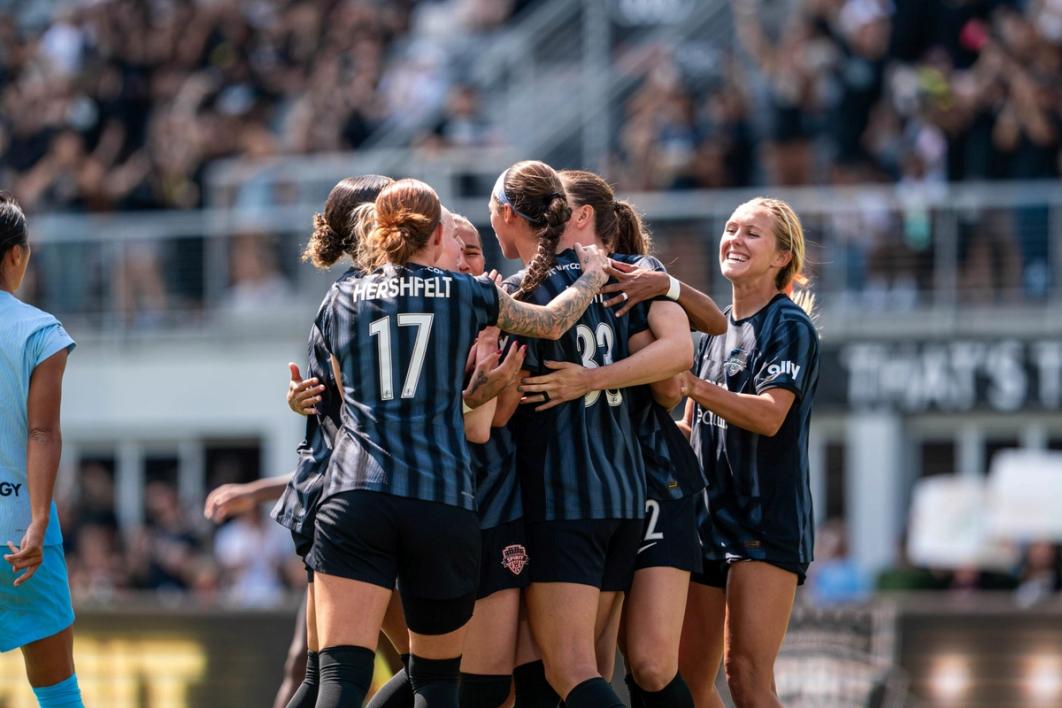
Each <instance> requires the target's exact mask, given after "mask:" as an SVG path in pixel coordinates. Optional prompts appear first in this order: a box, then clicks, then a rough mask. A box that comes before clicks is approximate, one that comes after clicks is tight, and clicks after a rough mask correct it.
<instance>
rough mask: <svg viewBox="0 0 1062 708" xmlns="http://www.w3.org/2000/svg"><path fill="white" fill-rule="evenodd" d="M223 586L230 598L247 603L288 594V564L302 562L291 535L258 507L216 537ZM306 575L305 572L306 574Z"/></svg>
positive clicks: (275, 600) (257, 603)
mask: <svg viewBox="0 0 1062 708" xmlns="http://www.w3.org/2000/svg"><path fill="white" fill-rule="evenodd" d="M214 556H215V558H217V561H218V563H219V564H220V565H221V569H222V583H221V584H222V587H223V589H224V592H225V594H226V595H227V596H228V599H229V601H230V602H232V603H234V604H237V605H240V606H243V607H266V606H269V605H275V604H277V603H278V602H280V601H281V600H282V599H283V597H284V583H283V582H282V576H283V575H284V573H283V570H284V566H286V565H289V564H295V565H301V564H300V562H299V561H298V559H297V558H296V557H295V555H294V554H293V553H292V545H291V535H290V534H289V533H288V532H287V531H286V530H285V529H284V528H283V527H281V526H280V525H279V524H276V523H274V522H273V521H272V519H269V518H268V517H267V516H265V515H264V514H263V513H262V510H261V509H258V508H255V509H252V510H251V511H248V512H246V513H243V514H240V515H239V516H238V517H236V518H235V519H234V520H233V521H231V522H229V523H227V524H226V525H224V526H222V527H221V528H220V529H219V530H218V532H217V536H216V537H215V538H214ZM302 577H303V578H305V572H304V573H303V574H302Z"/></svg>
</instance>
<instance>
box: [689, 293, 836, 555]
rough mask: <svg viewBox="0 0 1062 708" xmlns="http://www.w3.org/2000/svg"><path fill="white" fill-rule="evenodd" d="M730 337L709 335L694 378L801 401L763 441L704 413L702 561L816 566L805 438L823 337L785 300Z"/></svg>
mask: <svg viewBox="0 0 1062 708" xmlns="http://www.w3.org/2000/svg"><path fill="white" fill-rule="evenodd" d="M726 314H727V319H728V322H729V326H728V328H727V331H726V333H725V334H722V335H717V336H708V335H705V336H704V337H703V338H702V339H701V343H700V347H699V348H698V354H697V359H696V361H695V362H694V366H695V367H696V370H697V375H698V376H699V377H700V378H702V379H704V380H705V381H708V382H710V383H713V384H715V385H718V386H723V387H725V388H726V389H727V390H728V391H731V392H733V393H746V394H753V395H755V394H760V393H763V392H764V391H767V390H769V389H772V388H784V389H788V390H790V391H792V392H793V393H794V394H795V395H796V398H795V399H794V401H793V405H792V407H791V408H790V409H789V413H788V414H787V415H786V418H785V421H784V422H783V423H782V427H781V428H780V429H779V431H778V433H777V434H775V435H774V436H773V437H767V436H763V435H757V434H755V433H751V432H749V431H747V430H743V429H741V428H738V427H737V426H735V425H728V424H727V422H726V421H725V420H723V419H722V418H720V417H719V416H718V415H716V414H715V413H713V412H712V411H710V410H707V409H705V408H704V407H703V406H701V405H697V406H696V408H695V410H694V418H693V426H692V427H693V434H692V436H691V442H692V443H693V450H694V452H695V453H696V454H697V458H698V459H699V460H700V461H701V464H702V465H703V467H704V472H705V476H706V477H707V479H708V488H707V490H706V491H705V498H706V508H705V510H704V513H702V519H701V540H702V542H703V545H704V551H705V558H708V559H715V560H725V559H726V558H727V555H728V554H729V555H731V556H739V557H742V558H752V559H754V560H767V561H775V562H786V563H810V562H811V560H812V553H813V546H814V528H813V526H814V516H813V513H812V506H811V485H810V481H809V474H808V430H809V425H810V422H811V407H812V404H813V402H814V399H815V388H816V385H817V384H818V379H819V339H818V334H817V332H816V331H815V325H814V324H813V323H812V322H811V319H810V318H809V317H808V315H807V314H806V313H805V312H804V311H803V310H802V309H800V307H799V306H798V305H796V304H795V303H793V301H792V300H790V299H789V298H788V297H787V296H785V295H782V294H779V295H778V296H776V297H775V298H774V299H773V300H771V302H770V303H768V304H767V305H766V306H765V307H764V308H763V309H762V310H760V311H759V312H757V313H756V314H754V315H752V316H751V317H748V318H746V319H743V320H738V321H735V320H734V319H733V318H732V317H731V315H730V310H729V309H728V310H727V311H726Z"/></svg>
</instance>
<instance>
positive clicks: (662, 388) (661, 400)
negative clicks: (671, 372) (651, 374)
mask: <svg viewBox="0 0 1062 708" xmlns="http://www.w3.org/2000/svg"><path fill="white" fill-rule="evenodd" d="M649 389H650V390H651V391H652V392H653V400H654V401H656V403H657V405H659V406H662V407H664V408H666V409H667V410H671V409H672V408H674V407H675V406H677V405H678V404H679V403H681V402H682V384H681V382H680V381H679V377H678V376H671V377H669V378H666V379H664V380H662V381H654V382H653V383H651V384H649Z"/></svg>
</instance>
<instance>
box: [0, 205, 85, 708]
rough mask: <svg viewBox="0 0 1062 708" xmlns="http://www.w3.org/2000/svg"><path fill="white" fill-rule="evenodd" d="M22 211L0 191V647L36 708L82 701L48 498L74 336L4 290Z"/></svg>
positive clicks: (14, 278) (17, 269)
mask: <svg viewBox="0 0 1062 708" xmlns="http://www.w3.org/2000/svg"><path fill="white" fill-rule="evenodd" d="M29 259H30V247H29V243H28V241H27V237H26V217H25V215H24V214H23V213H22V209H21V208H19V206H18V204H16V203H15V202H14V200H12V199H11V198H10V197H8V196H6V195H4V194H0V545H2V546H3V548H4V551H6V553H5V555H4V562H3V563H0V652H5V651H10V650H12V649H15V648H17V647H21V648H22V655H23V658H24V659H25V662H26V675H27V677H28V678H29V682H30V685H31V686H33V692H34V694H36V696H37V702H38V703H39V704H40V705H41V706H42V708H51V707H53V706H56V707H57V706H62V707H63V708H67V707H70V708H83V705H84V704H83V703H82V701H81V690H80V689H79V688H78V685H77V674H75V673H74V656H73V639H74V635H73V631H72V625H73V623H74V610H73V607H72V606H71V603H70V583H69V582H68V580H67V577H66V560H65V559H64V558H63V537H62V534H61V533H60V531H59V518H58V516H57V514H56V511H55V502H54V501H52V491H53V489H54V487H55V476H56V472H57V471H58V468H59V454H60V451H61V450H62V437H61V434H60V431H59V401H60V398H61V393H62V385H63V370H64V369H65V368H66V358H67V355H68V354H69V353H70V351H71V350H72V349H73V348H74V340H73V339H71V338H70V335H68V334H67V333H66V330H64V329H63V326H62V325H61V324H59V321H58V320H57V319H55V318H54V317H52V316H51V315H49V314H47V313H45V312H41V311H40V310H38V309H37V308H35V307H31V306H29V305H26V304H25V303H23V302H20V301H19V300H18V299H17V298H16V297H15V296H14V295H13V294H12V293H13V292H14V291H15V290H17V289H18V287H19V286H20V285H21V284H22V279H23V278H24V277H25V275H26V267H27V266H28V265H29Z"/></svg>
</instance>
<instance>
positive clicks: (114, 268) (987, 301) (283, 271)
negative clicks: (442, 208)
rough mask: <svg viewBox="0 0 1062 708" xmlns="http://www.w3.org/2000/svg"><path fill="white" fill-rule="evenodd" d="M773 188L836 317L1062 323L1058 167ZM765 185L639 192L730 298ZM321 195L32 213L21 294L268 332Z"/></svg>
mask: <svg viewBox="0 0 1062 708" xmlns="http://www.w3.org/2000/svg"><path fill="white" fill-rule="evenodd" d="M480 167H481V168H482V165H481V166H480ZM454 174H457V172H454ZM771 193H772V194H773V195H776V196H779V197H781V198H784V199H787V200H788V201H789V202H790V203H791V204H792V205H793V206H794V208H795V209H796V210H797V212H798V213H799V214H800V216H801V219H802V220H803V223H804V226H805V230H806V234H807V238H808V244H809V246H808V261H809V265H808V269H809V272H810V275H811V276H812V282H813V287H814V289H815V292H816V293H817V297H818V308H819V312H820V319H821V322H822V325H823V327H824V331H827V332H831V333H833V334H841V333H845V332H850V333H855V332H859V333H863V334H868V333H870V334H873V333H885V332H887V331H888V330H889V329H892V330H897V331H903V332H905V333H908V334H911V333H918V332H926V333H937V334H944V333H946V332H948V331H952V332H957V331H960V330H965V331H970V330H974V331H978V328H979V331H982V332H984V333H1002V332H1007V331H1009V330H1014V329H1015V328H1017V329H1019V330H1021V331H1030V330H1029V328H1034V329H1033V330H1032V331H1062V308H1059V307H1053V306H1052V305H1057V304H1059V302H1060V301H1062V287H1060V285H1062V184H1060V183H1059V182H1033V183H1002V184H1000V183H985V184H967V185H953V186H950V187H945V186H942V187H940V188H939V189H937V190H930V189H927V190H922V191H918V192H908V191H906V190H904V189H902V188H894V187H882V186H868V187H852V188H844V189H827V188H800V189H789V190H771ZM483 194H484V195H485V194H486V191H484V192H483ZM754 194H756V192H753V191H713V192H654V193H640V194H630V195H626V196H627V197H628V198H629V199H631V200H632V201H633V202H634V204H635V205H636V206H637V207H638V208H639V209H640V210H641V211H642V212H643V213H644V214H645V215H646V220H647V224H648V225H649V227H650V228H651V229H652V231H653V233H654V238H655V241H656V246H657V251H658V255H660V257H661V259H662V260H663V261H664V262H665V263H666V264H668V266H669V268H671V269H672V271H673V272H674V273H675V274H676V275H677V276H678V277H680V278H682V279H684V280H686V281H688V282H690V283H691V284H694V285H696V286H698V287H701V288H703V289H705V290H707V291H708V292H710V293H711V294H713V295H714V296H716V297H717V298H718V299H719V300H720V302H726V301H728V299H729V285H728V283H727V282H726V281H725V280H723V279H722V277H721V276H720V275H719V267H718V258H717V247H718V240H719V236H720V234H721V233H722V231H723V225H724V223H725V221H726V219H727V217H728V216H729V214H730V213H731V212H732V211H733V209H734V208H735V207H736V206H737V205H738V204H740V203H741V202H743V201H745V200H746V199H747V198H749V197H750V196H753V195H754ZM447 204H448V206H450V207H451V208H452V209H454V210H456V211H458V212H460V213H464V214H466V215H467V216H469V218H471V219H472V221H473V222H475V223H477V224H478V225H479V226H480V229H481V231H482V234H483V236H484V243H485V246H486V249H487V254H488V257H489V260H490V261H491V263H492V265H501V266H502V269H503V270H506V271H510V272H511V271H512V270H515V268H516V267H518V264H516V263H512V262H504V260H502V259H501V256H500V253H499V252H498V250H497V245H496V243H495V240H494V239H493V238H491V235H492V234H491V232H490V227H489V215H488V213H487V199H486V197H485V196H477V197H475V198H462V197H457V198H454V199H451V200H448V201H447ZM319 208H320V202H319V201H318V202H317V203H316V204H310V203H307V202H302V201H301V200H299V201H298V202H297V203H294V204H291V205H287V206H264V205H251V206H245V207H237V208H213V209H206V210H200V211H186V212H158V213H148V214H113V215H106V216H87V215H55V216H36V217H31V230H32V237H33V240H34V243H35V245H36V246H37V252H36V256H35V258H34V262H33V266H32V270H31V277H30V278H29V279H28V282H27V285H26V289H25V293H24V295H25V296H26V297H28V298H29V299H30V300H31V301H34V302H36V303H38V304H39V305H41V306H42V307H44V308H46V309H49V310H52V311H54V312H56V314H58V315H61V316H63V317H65V318H67V319H74V320H78V321H81V322H83V323H84V324H85V325H86V326H87V327H88V328H90V329H92V330H95V331H99V332H104V333H109V334H128V333H132V332H138V331H150V332H161V331H166V330H172V329H188V328H189V327H192V328H198V329H206V330H207V331H209V329H210V327H211V326H213V325H215V324H217V323H218V322H223V323H224V324H225V325H226V326H227V327H232V326H238V327H241V328H243V329H246V330H249V331H258V332H263V333H268V330H269V326H270V323H271V322H272V321H274V320H275V317H276V316H277V313H278V312H283V311H285V309H291V310H293V311H297V312H299V313H303V315H304V313H305V312H306V309H307V308H312V306H313V305H314V304H315V303H316V302H318V301H319V299H320V297H321V294H322V292H323V291H324V290H325V288H326V287H327V284H328V282H329V280H330V277H332V276H330V275H329V274H327V273H319V272H317V271H314V270H313V269H312V268H311V267H310V266H308V265H305V264H302V263H300V261H299V258H298V256H299V252H300V250H301V247H302V245H303V244H304V242H305V240H306V238H307V237H308V234H309V231H310V223H311V216H312V214H313V212H314V211H315V209H319ZM263 315H265V316H264V317H263ZM1022 328H1024V329H1022Z"/></svg>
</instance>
